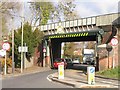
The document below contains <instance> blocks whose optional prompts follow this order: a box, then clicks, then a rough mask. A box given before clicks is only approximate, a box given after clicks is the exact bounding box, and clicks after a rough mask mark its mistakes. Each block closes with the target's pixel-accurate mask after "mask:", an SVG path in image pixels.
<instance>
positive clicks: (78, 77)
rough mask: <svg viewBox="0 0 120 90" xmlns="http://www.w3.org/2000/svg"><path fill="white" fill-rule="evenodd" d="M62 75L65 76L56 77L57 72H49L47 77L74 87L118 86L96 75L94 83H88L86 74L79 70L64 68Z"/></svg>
mask: <svg viewBox="0 0 120 90" xmlns="http://www.w3.org/2000/svg"><path fill="white" fill-rule="evenodd" d="M64 76H65V77H64V79H58V73H54V74H51V75H50V76H49V78H50V79H51V80H52V81H56V82H59V83H63V84H67V85H70V86H73V87H75V88H118V86H117V85H116V86H114V85H112V84H109V83H103V82H102V80H104V78H98V77H95V84H94V85H89V84H88V82H87V75H86V74H84V73H83V71H80V70H65V75H64ZM107 80H109V79H107ZM110 80H112V79H110ZM100 81H101V82H100Z"/></svg>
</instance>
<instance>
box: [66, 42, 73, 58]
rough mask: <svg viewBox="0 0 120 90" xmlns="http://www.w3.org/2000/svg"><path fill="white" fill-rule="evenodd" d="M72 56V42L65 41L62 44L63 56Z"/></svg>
mask: <svg viewBox="0 0 120 90" xmlns="http://www.w3.org/2000/svg"><path fill="white" fill-rule="evenodd" d="M73 56H74V43H73V42H71V43H65V46H64V57H69V58H73Z"/></svg>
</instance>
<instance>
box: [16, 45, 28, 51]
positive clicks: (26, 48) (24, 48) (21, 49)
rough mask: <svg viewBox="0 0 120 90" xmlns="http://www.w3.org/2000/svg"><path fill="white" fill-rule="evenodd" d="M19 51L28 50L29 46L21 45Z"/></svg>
mask: <svg viewBox="0 0 120 90" xmlns="http://www.w3.org/2000/svg"><path fill="white" fill-rule="evenodd" d="M18 52H28V47H27V46H23V47H21V46H19V47H18Z"/></svg>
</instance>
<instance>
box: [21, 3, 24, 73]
mask: <svg viewBox="0 0 120 90" xmlns="http://www.w3.org/2000/svg"><path fill="white" fill-rule="evenodd" d="M23 15H24V2H23V6H22V36H21V48H22V50H21V73H22V72H23V28H24V27H23V24H24V23H23V22H24V16H23Z"/></svg>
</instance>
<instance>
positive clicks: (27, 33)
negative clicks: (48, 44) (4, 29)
mask: <svg viewBox="0 0 120 90" xmlns="http://www.w3.org/2000/svg"><path fill="white" fill-rule="evenodd" d="M23 30H24V39H23V43H24V44H25V43H26V45H27V46H28V52H27V53H26V57H27V59H30V58H31V57H32V56H33V54H34V49H35V47H37V46H38V45H39V44H38V43H41V40H42V38H43V34H42V32H40V31H39V30H38V29H37V28H36V30H35V31H32V27H31V25H30V24H29V23H28V22H27V23H25V24H24V29H23ZM21 32H22V29H21V28H18V29H17V30H16V31H15V63H16V66H20V53H19V52H18V47H19V46H21Z"/></svg>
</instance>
